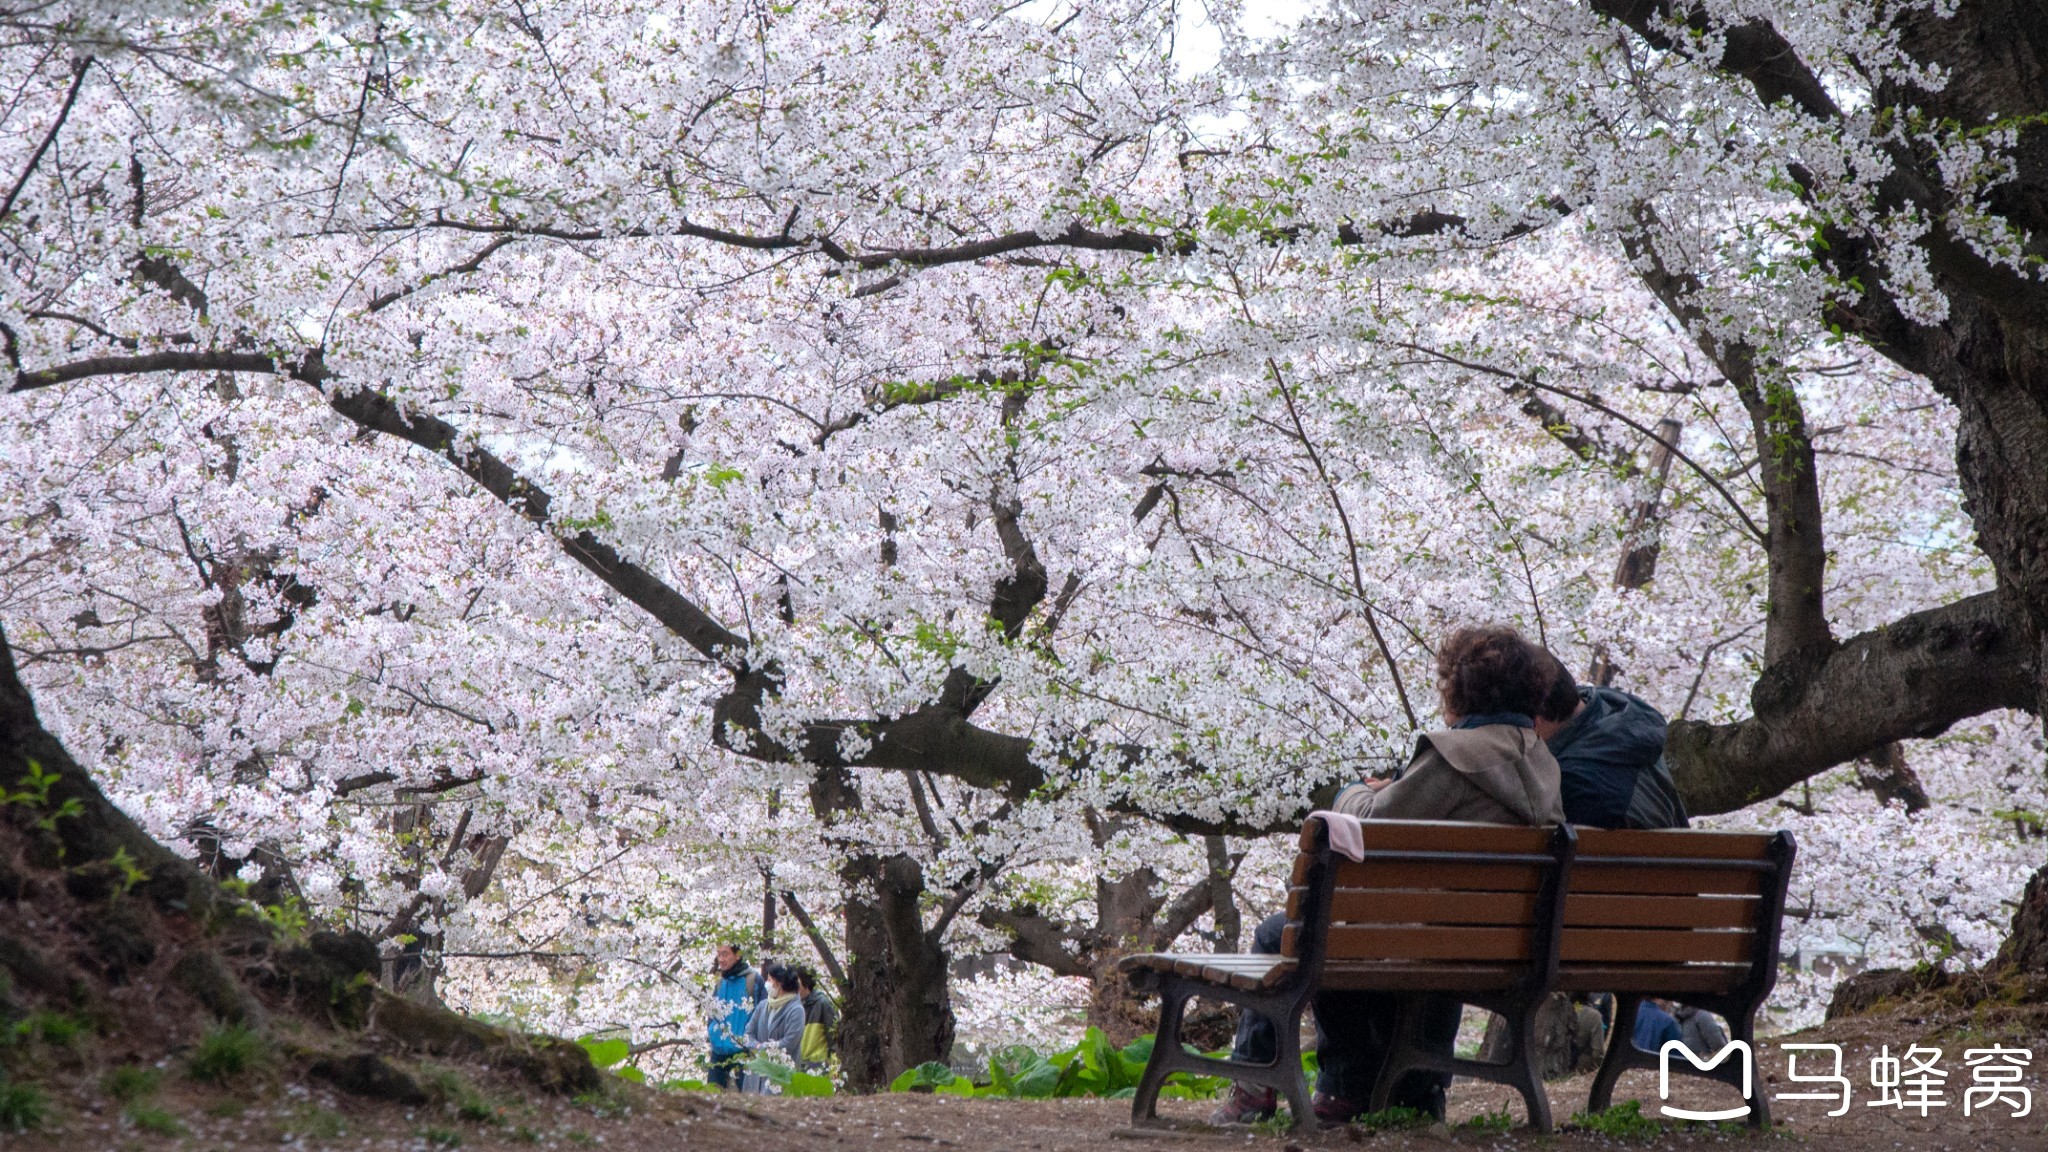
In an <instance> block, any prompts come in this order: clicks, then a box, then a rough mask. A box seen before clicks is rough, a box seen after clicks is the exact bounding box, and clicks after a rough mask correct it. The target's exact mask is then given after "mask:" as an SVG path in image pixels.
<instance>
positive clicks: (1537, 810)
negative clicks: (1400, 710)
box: [1330, 724, 1564, 825]
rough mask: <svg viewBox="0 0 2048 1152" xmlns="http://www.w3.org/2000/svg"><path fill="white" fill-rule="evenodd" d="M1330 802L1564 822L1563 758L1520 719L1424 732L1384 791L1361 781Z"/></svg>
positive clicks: (1363, 810)
mask: <svg viewBox="0 0 2048 1152" xmlns="http://www.w3.org/2000/svg"><path fill="white" fill-rule="evenodd" d="M1330 807H1331V808H1333V809H1335V810H1336V811H1339V812H1346V813H1349V814H1350V815H1353V816H1356V817H1358V818H1359V819H1361V820H1374V819H1377V820H1459V821H1464V822H1467V823H1473V824H1537V825H1540V824H1562V823H1564V804H1563V802H1562V801H1561V800H1560V799H1559V793H1558V780H1557V761H1556V760H1554V759H1552V758H1551V756H1550V750H1549V749H1548V748H1545V747H1544V746H1543V741H1542V740H1541V739H1539V738H1538V737H1537V735H1536V733H1535V732H1534V731H1533V730H1531V729H1528V728H1517V727H1515V726H1514V725H1512V724H1487V725H1484V726H1482V727H1479V728H1463V729H1452V730H1450V731H1447V732H1431V733H1430V734H1428V735H1427V736H1419V737H1417V738H1416V740H1415V756H1414V758H1413V759H1411V760H1410V761H1408V768H1407V770H1406V771H1404V772H1402V773H1401V778H1400V779H1399V780H1396V781H1394V782H1393V783H1392V784H1389V785H1387V786H1386V787H1385V788H1382V789H1380V790H1379V791H1377V792H1375V791H1373V790H1372V789H1371V788H1368V787H1366V786H1365V785H1363V784H1353V785H1351V786H1350V787H1349V788H1346V789H1344V790H1343V791H1342V792H1339V793H1338V794H1337V799H1336V800H1335V801H1333V802H1332V803H1331V804H1330Z"/></svg>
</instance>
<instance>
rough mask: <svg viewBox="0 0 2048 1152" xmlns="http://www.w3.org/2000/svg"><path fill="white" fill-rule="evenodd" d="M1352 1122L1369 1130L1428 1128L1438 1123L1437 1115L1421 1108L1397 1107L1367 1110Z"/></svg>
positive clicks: (1391, 1130)
mask: <svg viewBox="0 0 2048 1152" xmlns="http://www.w3.org/2000/svg"><path fill="white" fill-rule="evenodd" d="M1351 1122H1352V1123H1353V1124H1356V1125H1358V1126H1359V1127H1360V1128H1363V1129H1365V1130H1366V1131H1368V1132H1395V1131H1399V1130H1401V1129H1403V1128H1427V1127H1429V1126H1430V1125H1431V1124H1434V1123H1436V1117H1434V1116H1432V1115H1430V1114H1429V1113H1427V1112H1424V1111H1423V1110H1422V1109H1420V1108H1398V1107H1397V1108H1382V1109H1381V1110H1379V1111H1378V1112H1367V1113H1365V1114H1363V1115H1361V1116H1358V1117H1356V1118H1354V1119H1353V1120H1352V1121H1351Z"/></svg>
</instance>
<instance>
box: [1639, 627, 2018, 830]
mask: <svg viewBox="0 0 2048 1152" xmlns="http://www.w3.org/2000/svg"><path fill="white" fill-rule="evenodd" d="M2036 652H2037V650H2036V648H2035V646H2034V643H2033V641H2032V638H2031V631H2030V629H2029V628H2028V626H2027V621H2026V619H2025V616H2024V614H2023V613H2021V612H2019V611H2018V610H2016V609H2015V608H2014V607H2013V606H2012V605H2011V604H2010V603H2008V602H2007V600H2006V599H2005V598H2004V596H2003V594H2001V593H1998V592H1984V593H1980V594H1978V595H1976V596H1971V597H1969V598H1968V599H1964V600H1959V601H1956V602H1955V603H1953V604H1945V605H1943V606H1941V607H1939V608H1931V609H1928V610H1927V611H1924V612H1915V613H1913V614H1912V615H1910V616H1906V617H1904V618H1902V619H1899V620H1895V621H1893V622H1891V623H1890V624H1887V625H1884V626H1883V627H1880V628H1877V629H1874V630H1872V631H1869V632H1865V633H1862V634H1861V635H1858V636H1853V637H1851V638H1849V639H1848V640H1846V641H1844V642H1843V643H1842V644H1841V646H1840V647H1838V648H1836V649H1834V650H1833V651H1832V652H1830V653H1828V654H1827V655H1826V657H1825V658H1823V659H1821V660H1818V661H1812V662H1807V661H1793V662H1789V663H1785V664H1780V665H1776V666H1772V667H1767V668H1766V669H1764V672H1763V674H1762V675H1760V676H1759V677H1758V678H1757V682H1756V686H1755V687H1754V688H1753V689H1751V691H1750V707H1751V708H1752V709H1753V710H1754V712H1755V715H1753V716H1752V717H1750V718H1749V719H1747V720H1741V721H1737V722H1736V723H1733V724H1706V723H1701V722H1699V721H1693V720H1677V721H1674V722H1673V723H1672V725H1671V731H1670V736H1669V739H1668V742H1667V743H1666V746H1665V747H1666V754H1667V755H1668V756H1669V757H1670V760H1671V769H1672V775H1673V777H1674V779H1675V780H1676V781H1677V783H1678V789H1679V791H1680V792H1681V793H1683V794H1684V796H1685V803H1686V807H1687V808H1688V809H1690V810H1691V811H1692V812H1694V813H1695V814H1698V815H1713V814H1715V813H1720V812H1731V811H1734V810H1735V809H1737V808H1741V807H1744V806H1746V805H1749V804H1754V803H1756V802H1757V801H1759V800H1767V799H1769V798H1771V797H1773V796H1776V795H1778V794H1779V793H1781V792H1783V791H1785V790H1786V789H1787V788H1790V787H1792V786H1793V785H1795V784H1798V783H1799V782H1801V781H1803V780H1806V779H1808V778H1809V777H1812V776H1815V775H1817V774H1819V773H1821V772H1824V771H1826V770H1827V769H1829V768H1832V767H1834V766H1835V765H1837V764H1842V763H1846V762H1848V761H1850V760H1854V759H1856V758H1857V757H1859V756H1866V755H1869V754H1871V753H1873V752H1875V751H1877V750H1879V749H1882V748H1883V747H1884V746H1885V745H1887V744H1889V743H1891V742H1892V741H1894V740H1903V739H1908V738H1915V739H1920V738H1926V737H1929V736H1935V735H1938V734H1940V733H1941V732H1943V731H1945V730H1947V728H1948V727H1949V725H1951V724H1954V723H1955V722H1956V721H1958V720H1964V719H1968V718H1969V717H1971V716H1976V715H1980V714H1982V713H1984V712H1988V711H1991V710H1992V709H1995V708H2021V709H2026V710H2029V711H2031V710H2033V709H2035V708H2036V707H2038V706H2039V701H2040V696H2039V689H2038V688H2037V684H2038V677H2039V673H2040V669H2039V668H2038V666H2037V659H2038V658H2037V654H2036Z"/></svg>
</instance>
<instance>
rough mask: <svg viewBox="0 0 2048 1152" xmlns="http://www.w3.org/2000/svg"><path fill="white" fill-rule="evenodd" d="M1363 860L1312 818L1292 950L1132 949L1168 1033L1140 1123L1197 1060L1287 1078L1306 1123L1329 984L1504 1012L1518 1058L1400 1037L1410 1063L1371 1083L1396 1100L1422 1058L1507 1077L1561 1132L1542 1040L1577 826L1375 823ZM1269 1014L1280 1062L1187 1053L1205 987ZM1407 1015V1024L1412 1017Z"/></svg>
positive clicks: (1135, 971) (1380, 1097)
mask: <svg viewBox="0 0 2048 1152" xmlns="http://www.w3.org/2000/svg"><path fill="white" fill-rule="evenodd" d="M1363 830H1364V834H1365V854H1364V859H1362V860H1359V861H1352V860H1348V859H1346V858H1344V857H1343V856H1339V855H1335V854H1333V853H1332V851H1331V849H1330V843H1329V835H1328V832H1327V830H1326V829H1325V827H1324V825H1323V822H1322V821H1321V820H1317V819H1311V820H1309V821H1308V823H1307V824H1306V825H1304V826H1303V828H1302V830H1301V850H1300V853H1299V854H1298V855H1297V856H1296V858H1295V863H1294V877H1293V881H1292V883H1291V885H1290V888H1289V892H1288V897H1287V919H1288V924H1287V929H1286V932H1285V934H1284V935H1283V936H1282V938H1281V946H1280V954H1279V955H1277V956H1264V955H1258V954H1250V955H1243V954H1223V955H1209V954H1179V953H1152V954H1148V955H1141V956H1130V957H1126V958H1125V959H1124V961H1123V963H1122V968H1123V970H1124V971H1125V972H1126V973H1128V974H1129V976H1130V980H1131V984H1132V987H1133V988H1136V989H1138V990H1140V991H1157V992H1158V994H1159V997H1160V1004H1159V1031H1158V1038H1157V1040H1156V1041H1155V1042H1154V1043H1153V1045H1152V1059H1151V1062H1150V1063H1149V1064H1147V1065H1146V1067H1145V1075H1144V1077H1143V1078H1142V1079H1141V1080H1140V1081H1139V1083H1138V1090H1137V1093H1136V1096H1135V1098H1134V1099H1133V1101H1132V1104H1131V1116H1132V1121H1133V1123H1137V1124H1146V1123H1151V1122H1154V1121H1155V1120H1156V1105H1157V1101H1158V1098H1159V1090H1160V1089H1161V1088H1162V1087H1163V1086H1164V1085H1165V1083H1166V1078H1167V1077H1168V1076H1170V1075H1171V1074H1173V1073H1174V1072H1179V1071H1187V1072H1194V1073H1198V1074H1201V1075H1209V1076H1227V1077H1230V1078H1231V1079H1233V1080H1238V1081H1243V1082H1248V1083H1252V1084H1261V1085H1266V1086H1270V1087H1272V1088H1275V1089H1277V1090H1279V1091H1280V1092H1281V1093H1282V1094H1284V1095H1285V1096H1286V1098H1287V1103H1288V1106H1289V1107H1290V1108H1291V1109H1292V1110H1293V1115H1294V1123H1295V1124H1297V1125H1299V1124H1301V1123H1302V1122H1303V1121H1304V1119H1305V1118H1307V1117H1308V1116H1309V1115H1310V1114H1311V1113H1310V1111H1309V1097H1308V1085H1307V1082H1306V1080H1305V1079H1304V1077H1303V1076H1302V1072H1301V1039H1300V1037H1301V1013H1302V1010H1303V1009H1304V1008H1305V1007H1306V1006H1307V1005H1308V1002H1309V999H1310V997H1312V996H1313V995H1314V994H1315V993H1316V992H1317V991H1321V990H1347V991H1373V992H1389V993H1402V994H1408V996H1409V999H1408V1000H1407V1001H1406V1002H1405V1004H1404V1007H1407V1008H1413V1009H1419V1007H1420V1004H1421V999H1420V997H1421V996H1423V995H1426V994H1441V995H1446V996H1455V997H1457V998H1458V999H1461V1000H1463V1001H1464V1002H1466V1003H1468V1004H1476V1005H1479V1006H1480V1007H1483V1008H1488V1009H1491V1010H1492V1011H1495V1012H1498V1013H1500V1014H1501V1015H1502V1016H1503V1017H1504V1018H1505V1019H1506V1020H1507V1021H1508V1027H1509V1030H1510V1035H1511V1037H1512V1039H1511V1044H1510V1049H1509V1052H1508V1056H1507V1060H1506V1062H1505V1063H1502V1064H1482V1063H1479V1062H1477V1061H1472V1060H1455V1059H1450V1058H1446V1057H1442V1056H1438V1055H1435V1054H1431V1053H1426V1052H1424V1051H1422V1050H1421V1049H1420V1048H1418V1047H1415V1046H1414V1045H1412V1044H1404V1045H1399V1046H1398V1047H1399V1055H1400V1059H1401V1061H1402V1062H1403V1063H1402V1066H1401V1067H1400V1068H1398V1069H1397V1068H1396V1067H1395V1063H1396V1061H1395V1060H1389V1061H1388V1064H1387V1071H1386V1072H1385V1074H1383V1075H1382V1076H1381V1077H1380V1081H1379V1083H1378V1084H1377V1085H1376V1086H1375V1088H1374V1090H1373V1104H1372V1106H1373V1107H1374V1108H1376V1109H1377V1108H1383V1107H1385V1105H1386V1099H1387V1094H1388V1092H1389V1091H1391V1089H1392V1087H1393V1085H1394V1082H1395V1080H1396V1079H1397V1078H1398V1075H1399V1072H1400V1071H1405V1070H1406V1069H1407V1068H1414V1067H1423V1068H1434V1069H1438V1070H1441V1071H1448V1072H1453V1073H1456V1074H1458V1075H1463V1076H1471V1077H1474V1078H1477V1079H1482V1080H1492V1081H1495V1082H1497V1083H1502V1084H1508V1085H1511V1086H1513V1087H1514V1088H1516V1089H1518V1090H1520V1092H1521V1093H1522V1098H1523V1100H1525V1101H1527V1103H1528V1107H1529V1116H1530V1119H1531V1122H1532V1123H1534V1124H1535V1125H1536V1127H1538V1128H1540V1129H1542V1130H1544V1131H1549V1129H1550V1105H1549V1101H1548V1099H1547V1097H1546V1096H1545V1095H1544V1092H1543V1080H1542V1075H1541V1068H1540V1067H1539V1066H1538V1064H1537V1052H1536V1045H1535V1044H1534V1042H1533V1041H1534V1037H1535V1027H1536V1013H1537V1010H1538V1009H1539V1008H1540V1007H1541V1006H1542V1004H1543V1000H1544V998H1545V996H1547V995H1548V993H1549V990H1550V985H1551V983H1552V982H1553V981H1554V980H1555V978H1556V972H1557V956H1558V952H1557V943H1558V933H1559V919H1560V918H1559V917H1558V915H1557V912H1558V905H1559V896H1560V894H1561V892H1562V883H1563V881H1564V879H1565V876H1566V873H1567V871H1568V870H1569V868H1570V866H1571V858H1572V848H1573V841H1574V836H1573V832H1572V829H1570V828H1564V827H1560V828H1521V827H1508V826H1502V825H1495V824H1454V823H1443V822H1437V821H1404V820H1368V821H1366V822H1364V825H1363ZM1197 996H1199V997H1201V998H1203V999H1207V1000H1221V1001H1224V1002H1227V1003H1232V1004H1236V1005H1238V1006H1239V1007H1240V1008H1241V1009H1243V1010H1244V1011H1247V1012H1257V1013H1259V1014H1261V1015H1263V1016H1265V1017H1266V1018H1267V1019H1268V1020H1270V1021H1272V1023H1273V1026H1274V1028H1275V1030H1276V1031H1277V1032H1278V1033H1279V1045H1278V1056H1277V1058H1276V1059H1275V1060H1274V1062H1273V1063H1271V1064H1247V1063H1239V1062H1236V1061H1231V1060H1221V1059H1215V1058H1211V1057H1207V1056H1201V1055H1197V1054H1195V1053H1192V1052H1189V1051H1187V1050H1186V1048H1185V1047H1184V1046H1183V1044H1182V1042H1181V1020H1182V1018H1183V1015H1184V1013H1185V1011H1186V1008H1187V1002H1188V1001H1189V1000H1190V999H1192V998H1194V997H1197ZM1409 1016H1410V1013H1409V1012H1407V1011H1404V1013H1403V1025H1404V1026H1403V1027H1402V1029H1401V1035H1402V1036H1403V1037H1407V1036H1409V1035H1411V1034H1412V1032H1413V1028H1412V1027H1409V1026H1408V1025H1409V1024H1410V1023H1411V1021H1409V1019H1408V1017H1409Z"/></svg>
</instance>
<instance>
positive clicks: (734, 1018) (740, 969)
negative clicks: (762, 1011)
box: [707, 960, 761, 1058]
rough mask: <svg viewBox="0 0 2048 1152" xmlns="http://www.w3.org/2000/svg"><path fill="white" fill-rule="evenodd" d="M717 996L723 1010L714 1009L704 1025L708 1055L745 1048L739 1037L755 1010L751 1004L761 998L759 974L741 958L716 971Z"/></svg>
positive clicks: (725, 1054)
mask: <svg viewBox="0 0 2048 1152" xmlns="http://www.w3.org/2000/svg"><path fill="white" fill-rule="evenodd" d="M717 996H718V1001H719V1003H720V1004H721V1005H723V1006H724V1012H723V1014H722V1015H721V1014H719V1013H716V1012H714V1013H713V1014H712V1016H711V1020H710V1027H709V1028H708V1029H707V1031H709V1033H710V1036H711V1055H712V1056H713V1057H714V1058H716V1057H720V1056H736V1055H738V1054H739V1053H740V1052H742V1051H743V1050H744V1049H742V1048H741V1047H740V1038H741V1037H742V1036H745V1035H746V1034H747V1019H748V1017H750V1016H752V1015H753V1014H754V1005H756V1004H759V1003H760V1002H761V974H760V973H758V972H756V971H754V970H753V969H752V968H750V967H748V966H747V963H746V961H744V960H742V961H740V962H739V963H737V964H734V965H733V966H732V967H730V968H728V969H726V970H725V971H724V972H723V973H721V974H720V975H719V977H718V991H717Z"/></svg>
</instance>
